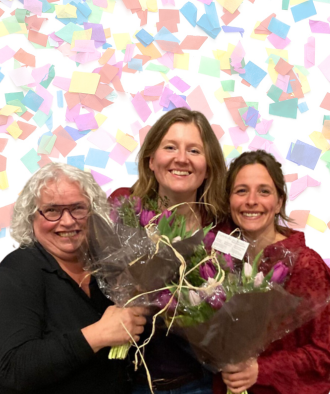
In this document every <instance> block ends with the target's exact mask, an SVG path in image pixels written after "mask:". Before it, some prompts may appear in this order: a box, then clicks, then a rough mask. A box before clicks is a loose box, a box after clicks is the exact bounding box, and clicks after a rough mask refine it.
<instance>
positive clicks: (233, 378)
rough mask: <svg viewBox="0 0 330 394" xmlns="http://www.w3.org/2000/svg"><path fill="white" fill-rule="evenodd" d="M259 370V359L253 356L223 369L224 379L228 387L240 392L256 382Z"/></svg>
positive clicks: (234, 391)
mask: <svg viewBox="0 0 330 394" xmlns="http://www.w3.org/2000/svg"><path fill="white" fill-rule="evenodd" d="M258 371H259V368H258V361H257V360H256V359H255V358H253V359H250V360H248V361H246V362H244V363H239V364H235V365H227V366H226V367H225V368H224V369H223V371H222V379H223V381H224V382H225V383H226V385H227V387H228V389H230V390H231V391H232V392H233V393H234V394H236V393H237V394H239V393H242V392H243V391H244V390H247V389H248V388H250V387H251V386H253V385H254V384H255V383H256V381H257V378H258Z"/></svg>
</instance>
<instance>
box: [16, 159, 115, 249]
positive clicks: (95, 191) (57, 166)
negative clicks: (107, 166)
mask: <svg viewBox="0 0 330 394" xmlns="http://www.w3.org/2000/svg"><path fill="white" fill-rule="evenodd" d="M63 178H65V179H66V180H69V181H70V182H76V183H78V185H79V187H80V189H81V192H82V194H83V196H84V197H86V198H87V199H88V200H89V201H90V204H91V207H92V210H93V212H95V213H97V214H99V215H100V216H101V217H102V218H103V219H105V220H106V221H107V222H110V219H109V212H110V207H109V204H108V202H107V196H106V194H105V192H104V191H103V190H102V189H101V187H100V186H99V185H98V184H97V183H96V182H95V180H94V178H93V176H92V175H91V174H90V173H88V172H84V171H82V170H79V169H78V168H76V167H72V166H70V165H68V164H65V163H50V164H47V165H46V166H44V167H43V168H41V169H40V170H39V171H38V172H37V173H36V174H34V175H33V176H32V177H31V178H30V179H29V181H28V182H27V183H26V185H25V186H24V188H23V190H22V192H21V194H20V195H19V197H18V199H17V201H16V204H15V206H14V213H13V218H12V223H11V231H10V232H11V236H12V237H13V238H14V239H15V240H16V241H17V242H18V243H19V244H20V246H30V245H32V244H33V243H34V242H36V238H35V236H34V232H33V220H34V214H35V213H36V211H37V209H38V207H37V201H38V199H39V198H40V195H41V191H42V189H43V188H44V187H45V186H47V184H48V183H49V182H51V181H55V182H57V181H60V180H61V179H63Z"/></svg>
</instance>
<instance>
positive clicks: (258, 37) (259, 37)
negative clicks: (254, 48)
mask: <svg viewBox="0 0 330 394" xmlns="http://www.w3.org/2000/svg"><path fill="white" fill-rule="evenodd" d="M260 23H261V22H257V23H256V24H255V25H254V28H253V30H252V33H251V35H250V37H251V38H254V39H255V40H260V41H265V39H266V38H267V37H268V34H256V33H255V32H254V29H256V28H257V27H258V26H259V25H260Z"/></svg>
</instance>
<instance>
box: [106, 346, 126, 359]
mask: <svg viewBox="0 0 330 394" xmlns="http://www.w3.org/2000/svg"><path fill="white" fill-rule="evenodd" d="M130 347H131V343H129V342H128V343H125V345H121V346H113V347H112V348H111V350H110V353H109V359H110V360H114V359H116V360H124V359H125V358H126V357H127V354H128V351H129V349H130Z"/></svg>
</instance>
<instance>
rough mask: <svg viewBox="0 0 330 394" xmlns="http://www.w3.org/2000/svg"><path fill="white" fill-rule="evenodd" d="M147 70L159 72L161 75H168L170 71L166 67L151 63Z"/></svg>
mask: <svg viewBox="0 0 330 394" xmlns="http://www.w3.org/2000/svg"><path fill="white" fill-rule="evenodd" d="M146 70H149V71H159V72H161V73H164V74H167V73H168V72H169V71H170V69H169V68H168V67H166V66H162V65H158V64H154V63H149V64H148V66H147V67H146Z"/></svg>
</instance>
